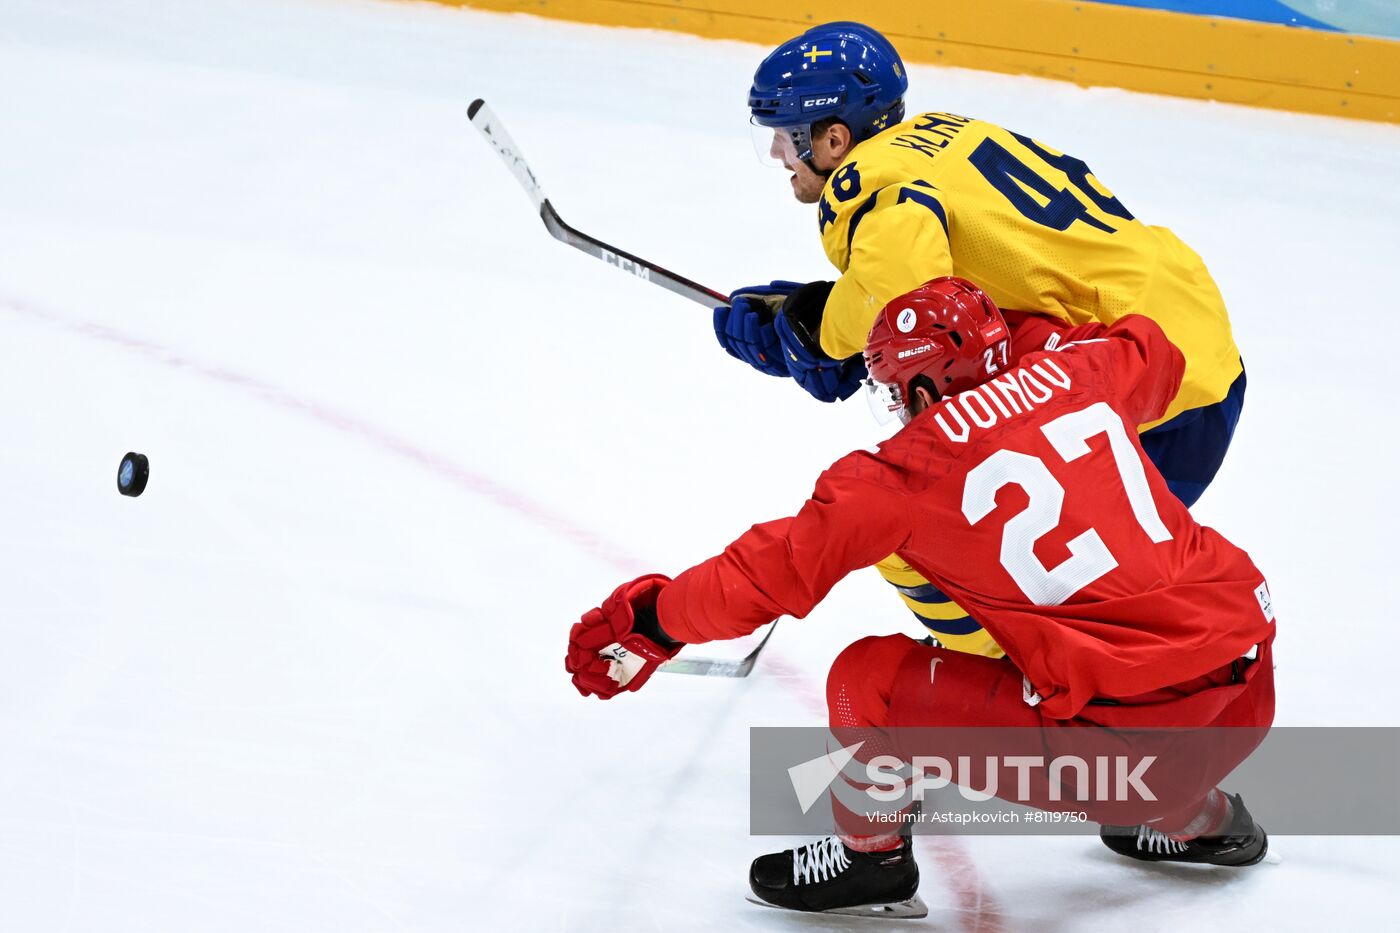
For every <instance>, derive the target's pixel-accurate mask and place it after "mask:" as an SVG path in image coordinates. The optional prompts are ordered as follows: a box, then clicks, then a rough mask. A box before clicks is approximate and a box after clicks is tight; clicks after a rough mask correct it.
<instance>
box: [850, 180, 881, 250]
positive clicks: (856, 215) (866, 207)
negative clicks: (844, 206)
mask: <svg viewBox="0 0 1400 933" xmlns="http://www.w3.org/2000/svg"><path fill="white" fill-rule="evenodd" d="M884 190H885V189H884V188H878V189H876V190H875V191H872V192H871V193H870V197H868V198H866V199H865V200H864V201H863V202H862V203H861V205H860V207H858V208H856V209H855V210H854V211H852V212H851V219H850V221H848V223H849V226H847V227H846V255H847V256H850V255H851V244H852V243H854V242H855V239H856V228H857V227H859V226H860V222H861V221H862V220H864V219H865V215H866V214H868V213H870V212H871V211H872V210H874V209H875V199H876V198H878V197H879V196H880V192H881V191H884Z"/></svg>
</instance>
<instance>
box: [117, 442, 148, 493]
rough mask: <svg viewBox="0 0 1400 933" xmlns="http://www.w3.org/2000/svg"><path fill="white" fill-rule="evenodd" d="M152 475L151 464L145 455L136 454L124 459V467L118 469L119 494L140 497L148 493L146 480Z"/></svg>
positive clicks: (133, 453)
mask: <svg viewBox="0 0 1400 933" xmlns="http://www.w3.org/2000/svg"><path fill="white" fill-rule="evenodd" d="M150 475H151V464H150V462H149V461H147V460H146V455H145V454H138V453H135V452H132V453H129V454H127V455H126V456H125V457H122V465H121V466H119V467H117V492H119V493H121V494H122V495H124V496H139V495H141V493H143V492H145V491H146V479H147V477H149V476H150Z"/></svg>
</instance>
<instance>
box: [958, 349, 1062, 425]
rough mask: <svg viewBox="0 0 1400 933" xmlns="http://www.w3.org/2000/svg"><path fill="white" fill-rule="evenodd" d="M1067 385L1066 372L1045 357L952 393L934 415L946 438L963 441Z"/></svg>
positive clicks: (1018, 413) (1031, 406)
mask: <svg viewBox="0 0 1400 933" xmlns="http://www.w3.org/2000/svg"><path fill="white" fill-rule="evenodd" d="M1069 387H1070V379H1069V374H1068V373H1066V372H1065V371H1064V370H1063V369H1061V368H1060V365H1059V364H1058V363H1056V362H1055V361H1054V360H1053V359H1050V358H1049V357H1046V358H1045V359H1043V360H1040V361H1038V362H1037V363H1035V365H1033V366H1030V367H1026V368H1021V369H1013V370H1011V372H1009V373H1005V374H1003V375H1000V376H994V377H992V378H991V379H988V380H987V381H986V382H984V383H982V384H981V385H980V386H978V387H977V388H975V389H968V390H967V391H966V392H963V393H960V394H958V395H955V396H953V397H952V398H950V399H948V401H947V402H945V403H944V404H943V405H942V406H941V407H940V408H939V409H938V410H937V411H936V412H935V413H934V416H933V417H934V421H936V422H937V423H938V427H939V428H941V429H942V431H943V434H944V435H945V436H946V437H947V438H948V440H950V441H952V442H953V443H955V444H965V443H967V440H968V438H969V437H971V436H972V429H973V428H979V429H980V428H990V427H992V426H993V425H995V424H997V423H998V422H1000V421H1002V420H1004V419H1009V418H1013V417H1015V416H1016V415H1020V414H1024V413H1026V412H1030V411H1033V410H1034V409H1036V408H1038V407H1040V406H1041V405H1044V404H1045V403H1046V402H1048V401H1050V399H1052V398H1054V397H1055V395H1056V393H1057V392H1062V391H1064V390H1066V389H1068V388H1069Z"/></svg>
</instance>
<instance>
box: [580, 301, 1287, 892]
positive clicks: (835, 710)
mask: <svg viewBox="0 0 1400 933" xmlns="http://www.w3.org/2000/svg"><path fill="white" fill-rule="evenodd" d="M1047 333H1049V332H1047ZM1087 333H1089V332H1080V331H1078V330H1076V331H1074V332H1069V333H1067V334H1066V336H1069V337H1074V338H1082V337H1083V336H1085V334H1087ZM1093 333H1095V334H1098V336H1091V337H1090V338H1089V339H1077V340H1074V339H1072V340H1069V341H1068V342H1065V343H1062V344H1060V345H1059V346H1058V347H1057V348H1056V349H1054V350H1052V351H1044V350H1042V351H1036V352H1030V353H1027V354H1026V355H1025V356H1022V357H1021V358H1019V359H1014V360H1013V359H1011V358H1010V357H1011V353H1010V339H1009V334H1008V329H1007V325H1006V322H1005V319H1004V318H1003V316H1002V314H1001V313H1000V312H999V311H998V309H997V308H996V307H995V305H993V304H992V302H991V300H990V299H989V298H988V297H987V296H986V295H985V294H984V293H983V292H982V291H981V290H980V289H978V288H976V287H975V286H973V285H972V284H971V283H968V282H966V281H964V280H961V279H954V278H942V279H936V280H934V281H933V282H930V283H928V284H926V285H924V286H922V287H920V288H919V289H916V290H915V291H914V292H911V293H910V294H908V295H905V296H901V297H900V298H898V299H896V300H895V301H893V302H891V303H890V304H889V305H888V306H887V307H886V308H885V309H884V310H883V311H882V312H881V314H880V315H879V317H878V318H877V319H876V322H875V325H874V327H873V328H872V330H871V333H870V341H869V345H868V346H867V348H866V365H867V368H868V369H869V372H870V374H871V377H872V386H873V387H875V388H876V389H877V390H878V391H879V392H880V393H881V394H882V395H883V397H884V399H885V407H887V408H888V409H889V410H890V411H892V412H894V413H896V414H898V415H899V416H900V418H901V420H903V421H904V422H905V424H906V426H905V427H904V428H903V429H902V430H901V431H900V432H899V433H897V434H896V435H895V436H894V437H892V438H890V439H889V440H888V441H886V442H885V443H884V444H882V445H880V447H879V449H878V451H876V452H868V451H857V452H855V453H852V454H849V455H847V456H845V457H843V458H842V459H840V460H838V461H837V462H836V463H835V464H833V465H832V466H831V467H830V468H829V469H828V470H826V471H825V472H824V473H823V474H822V475H821V476H820V477H819V478H818V480H817V484H816V489H815V491H814V492H813V494H812V496H811V498H810V499H808V501H807V502H806V504H805V505H804V506H803V507H802V509H801V510H800V511H799V512H798V514H797V515H796V516H794V517H791V518H784V519H779V520H777V521H771V522H767V523H764V524H760V525H756V526H754V527H753V528H751V529H750V530H749V531H748V532H746V533H744V534H743V535H741V536H740V537H739V538H738V539H737V540H735V541H734V542H733V543H732V544H731V545H729V547H728V548H726V549H725V551H724V552H723V553H722V554H720V555H718V556H717V557H714V558H711V559H710V560H707V561H705V562H703V563H701V564H699V565H697V566H695V567H692V568H691V569H689V570H687V571H685V572H684V573H682V574H680V575H679V576H678V577H677V578H676V579H675V580H674V581H670V580H668V579H667V578H665V577H661V576H648V577H643V578H640V579H639V580H635V581H632V582H631V583H627V584H624V585H623V586H621V587H619V588H618V589H617V590H616V591H615V592H614V593H613V594H612V596H610V597H609V599H608V600H607V601H606V602H605V603H604V604H603V606H602V607H600V608H598V609H594V610H591V611H590V612H589V613H587V614H586V615H585V616H584V617H583V619H582V621H580V622H579V623H578V624H576V625H575V626H574V627H573V629H572V631H571V633H570V644H569V653H568V657H567V659H566V667H567V669H568V670H569V671H570V672H571V673H572V674H573V677H574V683H575V685H576V686H577V687H578V688H579V690H580V691H581V692H582V693H584V694H585V695H587V694H589V693H594V694H597V695H599V696H600V697H602V698H605V699H606V698H608V697H611V696H614V695H616V694H617V693H618V692H620V691H622V690H624V689H626V690H635V689H637V688H639V687H640V686H641V685H642V684H644V683H645V682H646V680H647V679H648V678H649V676H650V674H651V673H652V671H653V670H654V669H655V668H656V666H657V665H658V664H659V663H660V662H661V661H663V660H665V659H666V658H668V657H671V656H673V655H674V654H675V652H677V651H678V650H679V649H680V647H681V646H682V645H684V644H694V643H698V642H705V641H711V640H715V639H724V638H736V637H739V636H742V635H746V634H748V633H750V632H752V631H754V630H755V629H756V628H758V627H759V626H761V625H764V624H766V623H768V622H771V621H772V620H774V619H776V618H777V617H778V616H781V615H792V616H796V617H799V618H800V617H802V616H805V615H806V614H807V613H808V612H810V611H811V610H812V608H813V607H815V606H816V605H817V603H819V602H820V601H821V599H822V598H823V597H824V596H825V595H826V593H827V592H828V591H829V590H830V589H831V587H832V586H834V585H835V584H836V582H837V581H839V580H840V579H841V578H842V577H843V576H845V575H846V574H848V573H850V572H851V571H853V570H857V569H860V568H863V567H867V566H870V565H871V564H874V563H875V562H877V561H879V560H881V559H882V558H884V557H885V556H886V555H888V554H890V553H892V552H893V553H896V554H898V555H899V556H901V557H902V558H903V559H904V560H906V561H907V562H908V563H909V565H910V566H912V567H913V568H914V569H915V570H917V571H918V572H919V573H920V574H921V575H922V576H923V577H924V578H925V579H927V580H929V581H930V582H931V583H932V584H933V585H934V586H936V587H937V588H938V589H939V590H941V591H942V592H944V593H946V594H948V595H949V596H950V597H951V598H953V599H954V600H956V601H957V602H958V603H959V604H960V605H962V606H963V607H964V608H966V609H967V610H968V611H969V612H970V613H971V614H972V616H973V617H974V618H976V619H977V621H978V622H980V623H981V624H982V625H983V626H984V627H985V628H986V629H987V631H988V632H989V633H990V634H991V635H992V636H993V637H994V638H995V639H996V641H997V643H998V644H999V645H1001V647H1002V648H1003V649H1004V650H1005V652H1006V657H1005V658H1000V659H992V658H986V657H978V656H974V655H969V654H965V653H960V652H953V651H948V650H946V649H942V648H939V647H935V646H930V645H927V644H924V643H921V642H917V641H915V640H913V639H910V638H908V637H906V636H903V635H894V636H885V637H871V638H864V639H861V640H860V641H857V642H855V643H854V644H852V645H851V646H849V647H848V648H847V649H846V650H845V651H843V652H842V654H841V655H840V656H839V657H838V658H837V659H836V661H835V662H834V664H833V666H832V669H831V673H830V677H829V681H828V697H827V699H828V707H829V711H830V720H831V725H832V727H833V728H834V729H868V730H870V729H873V730H881V729H886V728H891V727H905V726H1019V727H1026V728H1027V729H1028V730H1037V731H1035V732H1033V733H1031V734H1033V735H1038V736H1040V737H1041V738H1042V740H1044V741H1046V742H1050V743H1053V742H1055V741H1057V740H1058V738H1059V737H1060V736H1064V735H1069V734H1071V733H1073V732H1074V731H1075V730H1071V729H1066V728H1064V727H1066V726H1101V727H1108V728H1111V729H1123V728H1130V729H1135V728H1141V727H1153V726H1161V727H1172V728H1173V729H1183V728H1187V729H1189V728H1199V727H1208V726H1233V727H1249V729H1251V730H1252V735H1253V736H1254V738H1253V739H1252V740H1246V741H1245V742H1244V743H1243V745H1240V744H1238V743H1236V744H1235V745H1234V746H1233V747H1232V748H1231V749H1229V750H1228V752H1224V753H1221V754H1217V755H1214V756H1211V755H1206V756H1202V757H1201V758H1200V760H1199V761H1198V762H1197V763H1198V764H1199V766H1200V773H1199V774H1197V775H1196V776H1195V777H1196V778H1197V780H1198V783H1197V784H1187V785H1184V786H1185V787H1186V788H1188V789H1189V788H1190V787H1195V788H1196V790H1195V793H1194V795H1190V794H1188V795H1187V796H1179V797H1177V798H1173V800H1172V806H1171V807H1170V808H1168V809H1165V810H1164V809H1161V808H1160V807H1159V809H1158V811H1157V812H1155V813H1154V814H1153V817H1152V819H1153V822H1152V823H1151V824H1150V828H1149V827H1142V828H1140V831H1139V832H1138V833H1137V835H1136V838H1127V837H1122V836H1116V835H1113V834H1111V833H1110V834H1107V835H1105V837H1104V838H1105V842H1106V843H1107V844H1108V845H1109V846H1110V847H1111V848H1114V849H1115V851H1119V852H1122V853H1123V854H1127V855H1132V856H1134V857H1138V858H1147V859H1154V860H1156V859H1164V860H1173V861H1191V862H1207V863H1213V864H1220V865H1243V864H1253V863H1254V862H1257V861H1258V860H1260V859H1261V858H1263V856H1264V853H1265V851H1266V849H1267V840H1266V837H1265V835H1264V833H1263V830H1262V829H1260V828H1259V827H1258V826H1257V825H1256V824H1255V823H1254V821H1253V819H1252V818H1251V817H1250V815H1249V813H1248V811H1247V810H1245V808H1244V806H1243V804H1242V802H1241V801H1240V800H1239V798H1238V797H1235V798H1226V797H1225V796H1224V795H1222V794H1221V793H1220V792H1219V791H1218V790H1216V789H1215V782H1217V781H1219V780H1220V779H1221V778H1223V777H1224V775H1225V774H1227V773H1229V771H1230V770H1232V769H1233V767H1234V766H1235V765H1236V764H1238V762H1239V761H1240V760H1242V758H1243V757H1244V756H1245V755H1247V754H1248V753H1249V751H1251V750H1252V749H1253V747H1254V746H1255V745H1257V743H1258V741H1259V740H1260V739H1262V734H1263V730H1264V729H1266V728H1267V727H1268V725H1269V724H1270V723H1271V722H1272V720H1273V664H1272V660H1271V654H1270V646H1271V643H1272V640H1273V632H1274V626H1273V624H1272V623H1273V607H1272V603H1271V600H1270V597H1269V593H1268V586H1267V584H1266V583H1265V581H1264V577H1263V575H1262V574H1261V573H1260V572H1259V571H1258V569H1256V568H1255V566H1254V564H1253V563H1252V562H1251V561H1250V559H1249V557H1248V555H1246V554H1245V553H1244V552H1243V551H1241V550H1240V549H1239V548H1237V547H1235V546H1234V545H1232V544H1230V543H1229V542H1228V541H1226V540H1225V539H1224V538H1223V537H1222V536H1220V535H1219V534H1218V533H1216V532H1215V531H1213V530H1211V529H1209V528H1205V527H1203V526H1201V525H1198V524H1197V523H1196V522H1195V521H1194V520H1193V519H1192V518H1191V515H1190V513H1189V512H1188V511H1187V509H1186V507H1185V506H1184V505H1183V504H1182V503H1181V502H1180V500H1178V499H1177V498H1176V497H1175V496H1173V495H1172V494H1171V492H1170V491H1169V490H1168V488H1167V486H1166V483H1165V481H1164V480H1163V479H1162V477H1161V475H1160V474H1159V473H1158V472H1157V471H1156V469H1154V468H1153V466H1152V463H1151V461H1150V460H1148V459H1147V457H1146V455H1145V454H1144V453H1143V450H1142V446H1141V444H1140V443H1139V441H1138V438H1137V431H1136V426H1137V425H1139V424H1144V423H1148V422H1151V421H1153V420H1154V419H1156V418H1158V417H1160V415H1161V413H1162V411H1163V410H1164V409H1165V408H1166V405H1167V403H1168V401H1169V400H1170V399H1171V398H1172V397H1173V395H1174V394H1175V392H1176V389H1177V385H1178V383H1179V381H1180V379H1181V374H1182V368H1183V363H1182V357H1181V354H1180V353H1179V352H1178V351H1177V349H1176V348H1175V347H1174V346H1172V344H1171V343H1170V342H1168V341H1167V339H1166V337H1165V336H1164V335H1163V333H1162V331H1161V329H1160V328H1159V327H1158V326H1157V325H1156V324H1154V323H1153V322H1152V321H1150V320H1149V319H1147V318H1145V317H1142V316H1138V315H1130V316H1128V317H1125V318H1123V319H1121V320H1120V321H1118V322H1117V323H1115V324H1114V325H1112V326H1111V327H1108V328H1101V329H1099V330H1096V331H1093ZM1057 336H1058V335H1057ZM1051 342H1054V341H1053V340H1052V341H1051ZM614 644H620V645H621V646H622V647H624V648H626V649H628V650H629V651H631V652H632V653H633V654H635V655H637V656H638V657H639V658H640V659H641V660H643V661H644V662H645V663H644V664H643V665H642V667H641V669H640V670H638V671H636V673H635V674H633V675H631V678H630V679H627V676H626V675H623V674H620V673H619V671H618V668H617V666H616V664H615V662H610V661H608V660H607V659H606V658H604V657H600V655H599V652H600V651H601V650H603V649H605V648H607V647H608V646H610V645H614ZM935 668H936V674H934V675H933V676H930V671H931V670H934V669H935ZM615 678H616V679H615ZM619 681H621V682H619ZM1182 793H1183V794H1186V793H1187V791H1186V790H1182ZM1046 805H1047V806H1048V804H1046ZM1079 805H1080V806H1081V808H1083V809H1087V810H1088V811H1089V812H1090V815H1091V816H1096V817H1097V818H1098V820H1099V821H1100V822H1108V819H1107V818H1106V817H1107V816H1108V815H1110V814H1111V812H1112V811H1110V810H1108V809H1105V808H1102V807H1096V806H1095V805H1092V804H1088V803H1083V802H1081V803H1080V804H1079ZM1162 806H1163V807H1165V806H1166V804H1165V803H1163V804H1162ZM843 828H844V827H843ZM750 882H751V885H752V887H753V889H754V892H755V893H756V894H757V895H758V896H759V897H761V898H762V899H763V900H765V901H767V902H768V903H771V904H775V905H778V906H783V907H790V908H794V909H799V910H829V909H845V908H851V907H854V906H856V905H868V904H871V903H879V904H896V903H900V902H905V903H907V902H908V901H909V899H910V898H913V897H914V896H915V894H914V892H915V889H916V888H917V885H918V871H917V866H916V865H915V864H914V861H913V857H912V851H911V847H910V844H909V840H908V839H907V838H901V837H900V836H899V835H897V834H893V833H890V834H881V833H880V832H877V831H873V830H867V831H860V830H859V829H856V830H854V831H851V832H845V833H844V834H843V835H840V836H833V837H831V838H829V839H826V840H821V841H819V842H816V843H812V844H811V845H809V846H805V847H801V848H799V849H795V850H788V851H786V852H782V853H777V854H774V855H768V856H763V857H761V858H759V859H758V860H756V861H755V862H754V865H753V869H752V872H751V878H750Z"/></svg>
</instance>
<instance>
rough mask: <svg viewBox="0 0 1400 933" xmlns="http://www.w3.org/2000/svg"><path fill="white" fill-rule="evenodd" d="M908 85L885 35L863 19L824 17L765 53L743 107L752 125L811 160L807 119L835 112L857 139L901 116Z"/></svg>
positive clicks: (823, 116) (885, 127) (877, 130)
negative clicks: (835, 20) (833, 20)
mask: <svg viewBox="0 0 1400 933" xmlns="http://www.w3.org/2000/svg"><path fill="white" fill-rule="evenodd" d="M908 88H909V78H908V77H907V76H906V75H905V73H904V63H903V62H901V61H900V60H899V53H898V52H896V51H895V48H894V46H893V45H891V44H890V40H888V39H886V38H885V37H884V36H882V35H880V34H879V33H878V32H876V31H875V30H873V29H871V28H870V27H869V26H865V25H863V24H861V23H851V22H840V23H826V24H824V25H821V26H814V27H812V28H811V29H809V30H807V31H806V32H804V33H803V34H802V35H800V36H798V37H797V38H795V39H789V40H788V41H786V42H784V43H783V44H782V45H780V46H778V47H777V48H776V49H774V50H773V52H772V54H770V55H769V56H768V57H767V58H765V59H764V60H763V62H762V63H761V64H760V65H759V66H758V70H757V71H755V72H754V76H753V87H752V88H751V89H750V90H749V112H750V113H751V114H752V122H753V123H754V124H755V125H756V126H762V127H767V128H769V129H772V130H774V131H775V132H777V134H778V136H779V137H780V138H781V137H783V136H786V137H787V138H788V139H789V140H790V141H791V142H792V145H793V149H794V150H796V156H797V158H799V159H801V160H802V161H803V162H807V163H808V165H809V166H810V165H811V161H810V160H811V158H812V131H811V128H812V124H814V123H818V122H820V121H821V120H824V119H826V118H828V117H836V118H837V119H839V120H840V121H841V122H842V123H844V124H846V126H848V127H849V128H850V130H851V134H852V135H853V136H854V138H855V140H856V142H861V141H862V140H866V139H869V138H870V137H872V136H874V135H875V134H876V133H879V132H880V131H881V130H884V129H887V128H889V127H891V126H894V125H895V124H896V123H899V122H900V121H901V120H903V119H904V92H905V91H906V90H908Z"/></svg>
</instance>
